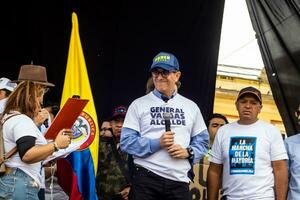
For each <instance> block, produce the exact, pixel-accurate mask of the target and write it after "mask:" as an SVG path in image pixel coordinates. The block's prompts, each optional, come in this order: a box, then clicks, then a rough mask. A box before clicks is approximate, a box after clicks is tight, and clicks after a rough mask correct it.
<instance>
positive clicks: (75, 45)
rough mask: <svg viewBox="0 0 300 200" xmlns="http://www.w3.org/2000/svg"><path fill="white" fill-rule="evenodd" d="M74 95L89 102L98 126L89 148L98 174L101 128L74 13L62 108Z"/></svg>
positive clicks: (89, 110)
mask: <svg viewBox="0 0 300 200" xmlns="http://www.w3.org/2000/svg"><path fill="white" fill-rule="evenodd" d="M73 95H79V96H80V98H81V99H88V100H89V102H88V104H87V105H86V107H85V108H84V111H85V112H86V113H88V114H89V115H90V116H91V117H92V119H93V120H94V123H95V125H96V135H95V138H94V141H93V142H92V144H91V145H90V146H89V149H90V152H91V155H92V158H93V162H94V171H95V174H96V173H97V167H98V166H97V165H98V145H99V128H98V127H99V126H98V119H97V113H96V109H95V104H94V99H93V94H92V90H91V86H90V81H89V76H88V73H87V69H86V64H85V59H84V54H83V50H82V46H81V42H80V36H79V26H78V19H77V15H76V13H74V12H73V13H72V32H71V39H70V46H69V55H68V62H67V69H66V74H65V81H64V88H63V93H62V98H61V104H60V105H61V107H62V106H63V105H64V103H65V102H66V101H67V99H68V98H70V97H72V96H73Z"/></svg>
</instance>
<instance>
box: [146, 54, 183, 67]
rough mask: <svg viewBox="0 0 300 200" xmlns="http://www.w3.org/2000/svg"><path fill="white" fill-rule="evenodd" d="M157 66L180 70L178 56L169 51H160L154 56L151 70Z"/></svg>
mask: <svg viewBox="0 0 300 200" xmlns="http://www.w3.org/2000/svg"><path fill="white" fill-rule="evenodd" d="M155 68H162V69H165V70H168V71H180V70H179V63H178V60H177V58H176V57H175V56H174V55H173V54H171V53H167V52H160V53H159V54H157V55H156V56H155V57H154V58H153V62H152V65H151V68H150V70H149V71H152V70H153V69H155Z"/></svg>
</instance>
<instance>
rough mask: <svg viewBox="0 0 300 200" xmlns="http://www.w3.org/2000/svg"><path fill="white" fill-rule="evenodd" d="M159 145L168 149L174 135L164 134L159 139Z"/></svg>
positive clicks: (172, 142)
mask: <svg viewBox="0 0 300 200" xmlns="http://www.w3.org/2000/svg"><path fill="white" fill-rule="evenodd" d="M159 143H160V146H161V147H162V148H167V147H170V146H171V145H173V144H174V133H172V132H171V131H167V132H164V134H162V136H161V137H160V139H159Z"/></svg>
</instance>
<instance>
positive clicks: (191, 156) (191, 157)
mask: <svg viewBox="0 0 300 200" xmlns="http://www.w3.org/2000/svg"><path fill="white" fill-rule="evenodd" d="M186 150H187V152H188V154H189V157H187V159H189V160H193V159H194V150H193V148H192V147H188V148H186Z"/></svg>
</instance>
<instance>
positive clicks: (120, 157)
mask: <svg viewBox="0 0 300 200" xmlns="http://www.w3.org/2000/svg"><path fill="white" fill-rule="evenodd" d="M126 112H127V107H126V106H117V107H115V108H114V110H113V113H112V116H111V118H110V124H106V127H105V128H106V132H107V133H106V135H107V134H108V132H110V133H112V137H110V136H108V137H102V138H101V139H100V144H99V163H98V166H99V167H98V172H97V176H96V185H97V186H96V187H97V193H98V198H99V200H121V199H125V200H127V199H128V194H129V190H130V187H129V186H130V173H129V169H128V168H129V167H128V164H129V161H128V159H129V156H128V155H127V154H126V153H124V152H121V150H120V135H121V129H122V127H123V122H124V118H125V115H126ZM102 127H103V126H102ZM103 134H105V133H103Z"/></svg>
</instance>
